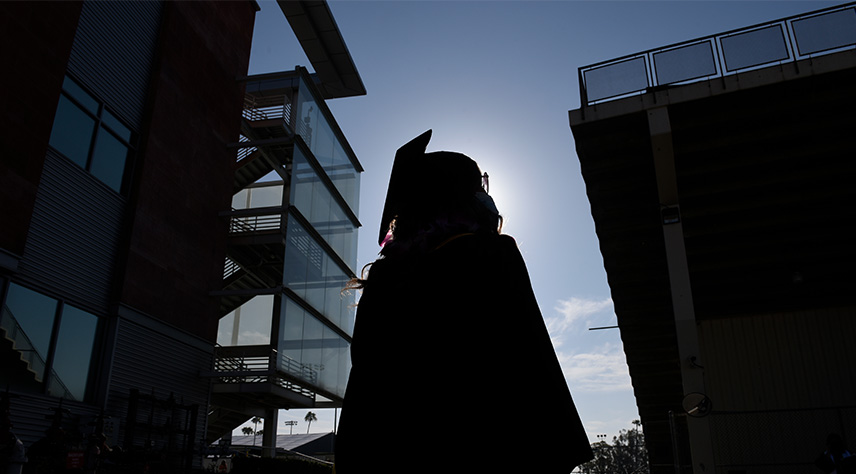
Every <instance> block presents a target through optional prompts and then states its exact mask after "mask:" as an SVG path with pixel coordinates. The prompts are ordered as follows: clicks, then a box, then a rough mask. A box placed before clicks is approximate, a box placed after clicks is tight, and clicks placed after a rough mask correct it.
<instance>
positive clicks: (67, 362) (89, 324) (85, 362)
mask: <svg viewBox="0 0 856 474" xmlns="http://www.w3.org/2000/svg"><path fill="white" fill-rule="evenodd" d="M97 329H98V317H97V316H95V315H93V314H89V313H87V312H85V311H82V310H80V309H77V308H75V307H72V306H65V307H64V308H63V312H62V319H61V320H60V328H59V336H58V337H57V342H56V353H55V355H54V361H53V372H54V375H55V376H54V377H53V379H52V381H51V384H50V386H49V387H48V393H49V394H50V395H53V396H55V397H65V398H72V399H74V400H83V399H84V396H85V395H86V382H87V380H88V378H89V369H90V364H91V362H92V353H93V349H94V347H95V334H96V330H97Z"/></svg>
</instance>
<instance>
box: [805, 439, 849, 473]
mask: <svg viewBox="0 0 856 474" xmlns="http://www.w3.org/2000/svg"><path fill="white" fill-rule="evenodd" d="M815 465H816V466H817V467H819V468H820V469H821V470H822V471H823V472H825V473H827V474H854V473H856V456H854V455H853V454H852V453H851V452H850V451H848V450H847V448H846V447H845V446H844V440H843V439H842V438H841V436H840V435H838V434H836V433H832V434H830V435H829V436H828V437H827V438H826V451H824V452H823V454H821V455H820V456H818V458H817V460H816V461H815Z"/></svg>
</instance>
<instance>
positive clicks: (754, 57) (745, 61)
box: [720, 25, 790, 71]
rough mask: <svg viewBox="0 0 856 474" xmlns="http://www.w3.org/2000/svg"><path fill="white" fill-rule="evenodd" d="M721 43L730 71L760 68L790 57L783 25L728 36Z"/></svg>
mask: <svg viewBox="0 0 856 474" xmlns="http://www.w3.org/2000/svg"><path fill="white" fill-rule="evenodd" d="M720 41H721V44H722V56H723V57H724V58H725V69H726V70H728V71H735V70H738V69H743V68H748V67H754V66H760V65H762V64H767V63H771V62H774V61H782V60H785V59H788V58H789V57H790V54H789V53H788V46H787V44H785V35H784V33H783V32H782V25H772V26H768V27H766V28H761V29H759V30H752V31H748V32H746V33H740V34H736V35H732V36H726V37H723V38H722V39H721V40H720Z"/></svg>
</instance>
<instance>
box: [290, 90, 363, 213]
mask: <svg viewBox="0 0 856 474" xmlns="http://www.w3.org/2000/svg"><path fill="white" fill-rule="evenodd" d="M297 96H298V97H297V113H298V115H297V133H298V134H300V136H301V137H303V141H305V142H306V144H307V145H308V146H309V151H311V152H312V154H313V155H314V156H315V159H316V160H318V163H320V164H321V168H322V169H324V172H325V173H327V176H329V177H330V178H331V179H332V180H333V184H334V185H335V186H336V189H337V190H338V191H339V193H340V194H341V195H342V197H343V198H344V199H345V202H347V203H348V206H350V207H351V209H352V210H353V211H354V212H355V213H356V212H357V211H358V202H359V172H357V170H356V169H355V168H354V165H353V163H351V160H350V158H349V156H348V154H347V153H346V152H345V147H344V146H343V145H342V143H340V142H339V139H338V138H337V137H336V133H335V132H334V127H333V126H332V125H331V124H330V123H328V122H327V118H326V117H325V116H324V114H323V113H322V112H321V109H320V108H319V107H318V104H316V103H315V99H314V98H313V96H312V93H311V92H310V91H309V88H308V87H307V86H306V84H305V83H304V82H303V80H302V79H301V83H300V87H299V89H298V94H297ZM340 175H341V176H340Z"/></svg>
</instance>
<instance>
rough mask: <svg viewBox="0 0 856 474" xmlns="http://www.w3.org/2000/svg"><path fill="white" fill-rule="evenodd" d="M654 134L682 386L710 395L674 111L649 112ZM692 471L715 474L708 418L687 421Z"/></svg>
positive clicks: (658, 109)
mask: <svg viewBox="0 0 856 474" xmlns="http://www.w3.org/2000/svg"><path fill="white" fill-rule="evenodd" d="M648 129H649V131H650V133H651V149H652V152H653V156H654V168H655V171H656V175H657V189H658V191H659V197H660V206H661V210H662V211H663V212H662V217H663V220H662V224H663V237H664V239H665V245H666V261H667V265H668V269H669V283H670V285H671V293H672V308H673V310H674V317H675V332H676V334H677V339H678V355H679V357H680V361H681V381H682V383H683V389H684V394H685V395H686V394H689V393H693V392H699V393H705V389H704V370H703V369H702V368H701V367H702V366H703V365H704V364H703V363H702V361H701V350H700V346H699V340H698V324H697V323H696V318H695V305H694V304H693V295H692V286H691V283H690V272H689V266H688V264H687V251H686V247H685V246H684V231H683V226H682V223H681V215H680V203H679V200H678V185H677V174H676V172H675V152H674V146H673V143H672V127H671V123H670V121H669V111H668V109H667V108H666V107H665V106H664V107H660V108H656V109H651V110H648ZM687 429H688V431H689V441H690V451H691V454H692V468H693V472H694V473H696V474H703V473H712V472H713V471H714V460H713V459H714V458H713V445H712V442H711V435H710V424H709V419H708V418H696V417H687Z"/></svg>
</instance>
